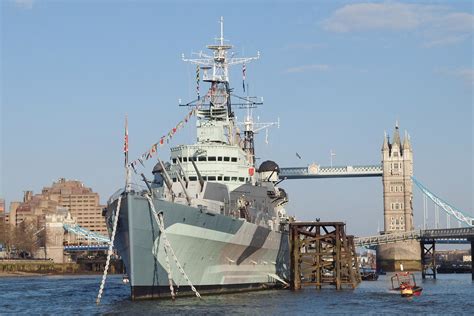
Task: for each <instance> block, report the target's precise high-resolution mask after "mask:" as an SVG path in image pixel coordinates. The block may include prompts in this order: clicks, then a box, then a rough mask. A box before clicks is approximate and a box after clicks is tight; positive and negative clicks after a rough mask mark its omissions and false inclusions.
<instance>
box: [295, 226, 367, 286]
mask: <svg viewBox="0 0 474 316" xmlns="http://www.w3.org/2000/svg"><path fill="white" fill-rule="evenodd" d="M290 254H291V272H290V287H291V289H292V290H299V289H301V288H302V286H305V285H315V286H316V289H321V287H322V286H323V285H333V286H335V287H336V289H337V290H340V289H342V287H343V286H350V287H351V288H355V287H356V286H357V285H358V284H359V283H360V281H361V279H360V273H359V265H358V263H357V254H356V252H355V246H354V238H353V236H347V235H346V233H345V224H344V223H342V222H293V223H290Z"/></svg>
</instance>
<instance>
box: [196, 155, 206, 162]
mask: <svg viewBox="0 0 474 316" xmlns="http://www.w3.org/2000/svg"><path fill="white" fill-rule="evenodd" d="M206 158H207V157H206V156H199V157H198V160H199V161H206Z"/></svg>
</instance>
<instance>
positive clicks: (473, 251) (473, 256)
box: [471, 238, 474, 281]
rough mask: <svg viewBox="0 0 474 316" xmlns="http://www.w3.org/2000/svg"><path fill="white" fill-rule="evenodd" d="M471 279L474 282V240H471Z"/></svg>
mask: <svg viewBox="0 0 474 316" xmlns="http://www.w3.org/2000/svg"><path fill="white" fill-rule="evenodd" d="M471 277H472V281H474V238H473V239H471Z"/></svg>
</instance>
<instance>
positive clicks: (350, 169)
mask: <svg viewBox="0 0 474 316" xmlns="http://www.w3.org/2000/svg"><path fill="white" fill-rule="evenodd" d="M355 177H381V178H382V185H383V205H384V229H383V231H382V232H381V235H378V236H371V237H364V238H358V239H357V242H356V244H357V243H360V244H361V245H371V246H376V247H377V260H378V265H379V267H381V268H382V269H384V270H385V271H390V270H396V269H397V268H398V267H399V263H400V262H403V264H404V265H405V267H407V268H408V269H419V267H420V264H419V262H420V253H421V252H422V249H421V248H422V247H423V242H424V241H426V240H427V239H426V238H427V237H426V234H428V232H430V230H427V228H429V227H428V217H429V215H428V199H429V200H431V201H432V202H433V203H434V205H435V216H434V218H435V225H434V226H435V227H434V228H437V229H438V228H440V224H439V223H440V216H439V210H440V209H441V210H443V211H444V212H445V213H446V224H447V228H449V226H450V220H451V219H454V221H457V222H458V223H460V224H463V225H465V226H468V227H471V229H472V227H474V216H472V215H470V214H467V213H465V212H462V211H461V210H459V209H457V208H455V207H453V206H452V205H451V204H450V203H447V202H445V201H444V200H443V199H441V198H439V197H438V196H437V195H435V194H434V193H432V192H431V191H430V190H429V189H427V188H426V187H425V186H424V185H423V184H421V183H420V182H419V181H418V180H417V179H415V178H414V177H413V150H412V146H411V142H410V136H409V135H408V133H407V132H405V137H404V138H403V140H402V138H401V137H400V131H399V126H398V123H397V124H396V125H395V131H394V133H393V137H392V141H390V138H389V136H388V135H387V134H386V133H385V135H384V140H383V144H382V160H381V164H379V165H359V166H334V167H333V166H331V167H328V166H320V165H318V164H316V163H313V164H311V165H309V166H307V167H283V168H280V174H279V178H280V180H286V179H288V180H292V179H324V178H355ZM413 184H415V185H416V186H417V187H418V188H419V189H420V191H421V193H422V196H423V199H424V200H423V202H424V204H423V206H424V209H423V229H424V230H422V231H415V230H414V228H415V225H414V219H413ZM431 232H432V233H434V231H431ZM455 232H456V231H455V230H450V231H449V233H448V235H447V236H450V237H449V238H448V237H446V238H445V239H444V241H443V239H442V238H440V237H437V238H436V240H437V242H449V243H453V242H455V241H456V240H457V241H458V242H465V243H468V242H469V240H472V239H471V238H472V237H469V239H466V238H464V239H456V238H455V236H454V237H453V234H455ZM437 233H438V234H439V233H440V231H437ZM420 241H421V246H420ZM420 247H421V248H420Z"/></svg>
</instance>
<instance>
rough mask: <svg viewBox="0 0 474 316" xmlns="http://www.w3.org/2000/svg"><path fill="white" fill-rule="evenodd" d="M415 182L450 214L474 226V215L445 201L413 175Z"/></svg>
mask: <svg viewBox="0 0 474 316" xmlns="http://www.w3.org/2000/svg"><path fill="white" fill-rule="evenodd" d="M412 180H413V183H415V184H416V186H417V187H418V188H419V189H420V190H421V192H423V194H424V195H425V196H427V197H429V198H430V199H431V200H432V201H433V202H434V203H435V204H436V205H438V206H439V207H441V208H442V209H443V210H444V211H445V212H446V213H447V214H448V215H452V216H454V217H455V218H456V219H457V220H458V221H460V222H462V223H464V224H466V225H467V226H470V227H474V217H473V216H472V215H469V214H467V213H465V212H462V211H461V210H459V209H457V208H455V207H453V206H451V205H449V204H448V203H447V202H445V201H443V200H442V199H441V198H439V197H438V196H436V195H435V194H434V193H433V192H431V191H430V190H428V189H427V188H426V187H425V186H424V185H423V184H421V183H420V182H419V181H418V180H416V179H415V178H414V177H412ZM426 213H427V212H426V207H425V216H427V214H426ZM425 220H426V219H425Z"/></svg>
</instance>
